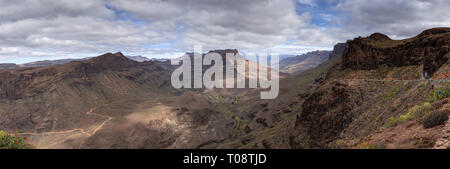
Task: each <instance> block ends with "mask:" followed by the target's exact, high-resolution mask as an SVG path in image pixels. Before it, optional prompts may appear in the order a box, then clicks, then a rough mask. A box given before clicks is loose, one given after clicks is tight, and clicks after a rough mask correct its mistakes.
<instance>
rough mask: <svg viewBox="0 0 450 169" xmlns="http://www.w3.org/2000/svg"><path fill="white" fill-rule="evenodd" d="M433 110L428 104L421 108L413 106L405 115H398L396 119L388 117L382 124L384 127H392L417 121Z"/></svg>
mask: <svg viewBox="0 0 450 169" xmlns="http://www.w3.org/2000/svg"><path fill="white" fill-rule="evenodd" d="M432 110H433V106H431V104H430V103H424V104H423V105H422V106H418V105H417V106H414V107H413V108H411V109H409V111H408V112H407V113H405V114H402V115H400V117H398V118H394V117H390V118H389V119H388V121H387V122H386V123H385V124H384V126H385V127H392V126H395V125H397V124H399V123H403V122H406V121H409V120H413V119H417V118H420V117H423V116H424V115H426V114H428V113H429V112H430V111H432Z"/></svg>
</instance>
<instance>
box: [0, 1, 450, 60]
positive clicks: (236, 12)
mask: <svg viewBox="0 0 450 169" xmlns="http://www.w3.org/2000/svg"><path fill="white" fill-rule="evenodd" d="M448 9H450V3H449V2H448V1H447V0H0V63H7V62H10V63H11V62H12V63H24V62H29V61H36V60H44V59H61V58H81V57H87V56H96V55H100V54H102V53H106V52H117V51H122V52H123V53H124V54H126V55H142V56H146V57H149V58H163V57H176V56H180V55H181V54H182V53H184V52H186V51H191V50H193V46H194V45H203V48H204V50H205V51H206V50H209V49H224V48H237V49H238V50H239V51H241V52H242V53H245V52H261V51H272V52H277V53H280V54H301V53H305V52H307V51H311V50H318V49H331V48H332V46H333V45H334V44H335V43H337V42H343V41H346V40H347V39H352V38H354V37H356V36H367V35H370V34H371V33H373V32H382V33H385V34H387V35H389V36H391V37H392V38H394V39H399V38H405V37H410V36H414V35H416V34H418V33H420V32H421V31H422V30H424V29H428V28H432V27H445V26H450V13H449V12H448Z"/></svg>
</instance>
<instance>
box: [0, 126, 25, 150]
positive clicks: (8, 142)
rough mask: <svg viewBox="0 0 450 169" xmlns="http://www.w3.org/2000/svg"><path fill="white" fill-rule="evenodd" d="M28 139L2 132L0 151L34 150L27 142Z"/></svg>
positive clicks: (0, 133)
mask: <svg viewBox="0 0 450 169" xmlns="http://www.w3.org/2000/svg"><path fill="white" fill-rule="evenodd" d="M26 139H27V138H26V137H20V136H17V135H10V134H8V133H6V132H4V131H1V130H0V149H29V148H33V146H31V145H30V144H28V143H27V142H26Z"/></svg>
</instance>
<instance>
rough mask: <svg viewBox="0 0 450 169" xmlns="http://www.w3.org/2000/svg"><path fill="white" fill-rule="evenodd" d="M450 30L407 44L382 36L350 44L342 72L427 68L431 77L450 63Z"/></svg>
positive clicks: (433, 32) (428, 32) (425, 34)
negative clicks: (384, 66)
mask: <svg viewBox="0 0 450 169" xmlns="http://www.w3.org/2000/svg"><path fill="white" fill-rule="evenodd" d="M449 45H450V28H436V29H430V30H426V31H424V32H422V33H421V34H420V35H418V36H416V37H413V38H410V39H404V40H391V39H390V38H389V37H388V36H386V35H383V34H381V33H375V34H372V35H371V36H369V37H366V38H355V39H354V40H351V41H348V47H347V49H346V50H345V52H344V55H343V60H342V68H343V69H346V68H350V69H355V70H369V69H376V68H378V67H379V66H381V65H387V66H409V65H423V74H424V75H425V76H428V77H431V76H432V75H433V74H434V73H435V72H436V71H437V70H438V69H439V68H440V67H441V66H442V65H443V64H444V63H446V62H447V61H448V59H449V56H450V54H449Z"/></svg>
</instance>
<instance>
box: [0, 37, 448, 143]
mask: <svg viewBox="0 0 450 169" xmlns="http://www.w3.org/2000/svg"><path fill="white" fill-rule="evenodd" d="M449 44H450V28H435V29H430V30H425V31H423V32H422V33H421V34H419V35H417V36H415V37H412V38H409V39H404V40H392V39H390V38H389V37H388V36H386V35H383V34H381V33H374V34H372V35H370V36H368V37H358V38H355V39H353V40H349V41H347V42H345V43H340V44H337V45H336V46H335V47H334V50H333V51H315V52H310V53H307V54H304V55H299V56H295V57H288V58H286V59H284V60H282V61H281V62H280V70H281V71H284V74H288V75H286V76H284V74H281V75H280V77H281V78H280V92H279V96H278V97H277V98H276V99H274V100H261V99H260V98H259V93H260V91H261V89H258V88H256V89H226V88H223V89H175V88H173V87H172V86H171V79H170V77H171V72H173V71H174V70H175V69H176V68H177V66H175V65H171V64H170V63H169V62H159V61H152V60H150V61H147V60H145V61H144V62H138V61H134V60H131V59H130V58H127V57H126V56H124V55H123V54H122V53H120V52H119V53H107V54H103V55H100V56H97V57H92V58H87V59H82V60H72V61H68V62H66V63H61V62H60V63H61V64H53V63H52V64H50V65H45V66H38V67H35V66H32V67H28V66H25V67H20V68H17V67H14V66H12V67H11V65H10V66H9V68H7V69H2V70H0V117H2V118H0V130H5V131H8V132H10V133H13V132H15V131H18V130H20V131H21V132H20V134H21V135H23V136H26V137H27V138H29V142H30V143H31V144H33V145H35V146H36V147H37V148H305V149H308V148H449V147H450V140H449V138H448V137H447V136H448V135H449V134H450V123H449V122H448V121H445V120H441V119H437V120H435V119H436V118H431V117H430V116H432V117H435V114H445V117H447V118H448V115H449V112H450V105H449V103H448V100H449V98H448V97H449V96H450V83H449V81H448V80H449V79H448V76H449V75H450V72H449V70H450V67H449V57H450V53H449V48H448V46H449ZM210 52H218V53H219V54H220V55H221V56H222V58H223V59H224V60H225V61H226V60H227V58H226V56H225V55H224V53H227V52H233V53H238V51H237V50H231V49H229V50H216V51H210ZM188 55H189V53H188ZM247 63H248V62H247ZM247 66H249V65H247ZM247 78H251V77H250V76H247ZM442 112H443V113H442ZM439 117H440V116H439ZM430 120H431V122H429V121H430ZM429 124H430V125H429Z"/></svg>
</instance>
